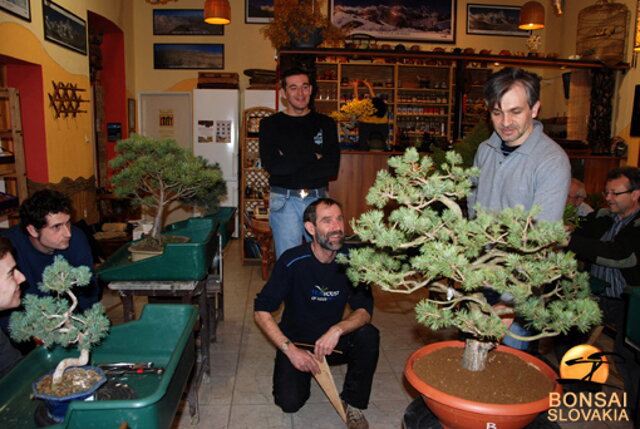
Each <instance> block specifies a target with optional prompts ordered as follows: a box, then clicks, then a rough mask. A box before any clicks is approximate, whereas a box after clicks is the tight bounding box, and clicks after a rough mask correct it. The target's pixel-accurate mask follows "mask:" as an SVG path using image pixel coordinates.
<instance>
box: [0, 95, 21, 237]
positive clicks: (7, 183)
mask: <svg viewBox="0 0 640 429" xmlns="http://www.w3.org/2000/svg"><path fill="white" fill-rule="evenodd" d="M22 137H23V136H22V116H21V109H20V93H19V92H18V90H17V89H15V88H0V146H1V148H2V150H1V151H0V179H1V180H3V181H4V187H5V192H6V194H8V195H5V194H0V220H5V219H8V220H9V224H10V225H14V224H16V223H18V221H19V219H18V205H19V203H21V202H22V201H23V200H24V199H25V198H26V197H27V173H26V168H25V160H24V144H23V140H22ZM12 196H13V197H17V200H16V199H15V198H11V197H12Z"/></svg>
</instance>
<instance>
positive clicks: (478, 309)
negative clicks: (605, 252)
mask: <svg viewBox="0 0 640 429" xmlns="http://www.w3.org/2000/svg"><path fill="white" fill-rule="evenodd" d="M461 161H462V159H461V157H460V155H459V154H457V153H454V152H448V153H447V155H446V157H445V162H444V164H442V165H440V166H439V168H437V169H436V168H434V165H433V162H432V160H431V159H430V158H429V157H428V156H424V157H421V156H420V155H419V154H418V153H417V151H415V150H414V149H410V150H407V152H405V154H404V155H403V156H398V157H392V158H390V159H389V166H390V167H391V169H392V170H393V172H389V171H385V170H382V171H380V172H379V173H378V177H377V179H376V182H375V184H374V186H373V187H372V188H371V189H370V190H369V193H368V195H367V203H368V204H370V205H372V206H374V207H376V209H374V210H371V211H369V212H367V213H365V214H363V215H362V216H361V217H360V218H359V219H357V220H355V221H353V222H352V227H353V230H354V232H355V233H356V234H357V235H358V237H359V238H360V239H361V240H362V241H363V242H365V243H367V244H368V245H367V246H365V247H363V248H360V249H356V250H354V251H352V252H351V253H350V255H349V259H348V260H346V259H345V262H348V264H349V268H348V271H347V272H348V275H349V277H350V279H351V280H352V281H353V283H354V284H358V283H359V282H365V283H367V284H370V285H375V286H377V287H380V288H381V289H383V290H385V291H390V292H398V293H405V294H409V293H412V292H414V291H417V290H419V289H423V288H426V289H428V291H429V296H428V298H426V299H424V300H422V301H420V302H419V303H418V304H417V306H416V314H417V319H418V321H419V322H420V323H422V324H424V325H426V326H427V327H429V328H431V329H434V330H437V329H440V328H445V327H455V328H457V329H459V330H460V331H461V332H462V334H463V338H464V339H465V340H464V343H461V342H460V343H457V344H456V343H454V344H443V343H436V344H433V345H429V346H425V347H423V348H422V349H420V350H418V351H417V352H416V353H414V354H413V355H412V357H411V358H410V359H409V362H408V363H407V367H406V370H405V375H406V376H407V379H408V380H409V382H410V383H412V385H413V386H414V387H415V388H416V389H417V390H419V391H420V392H421V393H422V394H423V398H424V399H425V402H427V405H428V406H429V408H430V409H431V411H432V412H433V413H434V414H436V416H437V417H438V418H439V419H440V421H441V423H443V425H446V427H449V428H464V429H471V428H474V427H482V428H485V427H488V426H486V424H487V423H489V422H493V423H499V425H498V426H497V427H500V428H518V427H524V426H525V425H526V424H528V423H529V422H531V421H532V420H533V419H535V417H536V415H537V414H539V413H540V412H542V411H544V410H546V409H547V408H548V393H549V391H551V390H554V389H555V390H556V391H559V390H560V388H559V386H558V385H557V383H556V382H555V379H556V378H557V375H555V373H554V372H553V370H552V369H551V368H550V367H548V366H547V365H546V364H544V363H543V362H541V361H540V360H538V359H536V358H534V357H533V356H531V355H529V354H526V353H524V352H520V351H518V350H515V349H511V348H509V347H504V346H499V345H498V344H499V343H500V340H501V339H502V338H503V337H504V336H505V335H510V336H513V337H515V338H517V339H519V340H537V339H540V338H543V337H552V336H555V335H558V334H561V333H566V332H567V331H568V330H569V329H570V328H571V327H574V326H576V327H578V329H579V330H580V331H583V332H584V331H586V330H587V329H588V328H589V327H590V326H592V325H594V324H596V323H598V322H599V321H600V317H601V315H600V310H599V307H598V305H597V303H596V302H595V301H593V300H592V299H591V295H590V290H589V288H588V282H587V275H586V274H585V273H581V272H579V271H578V269H577V264H576V260H575V258H574V255H573V254H571V253H565V252H563V251H562V249H561V244H562V243H564V242H566V241H567V238H568V235H567V232H566V231H565V228H564V227H563V225H562V224H561V223H548V222H544V221H543V222H536V221H534V216H535V214H536V209H534V210H532V212H525V211H524V209H523V208H522V207H516V208H514V209H505V210H504V211H502V212H499V213H494V212H485V211H483V210H480V209H479V210H478V214H477V217H476V218H475V219H471V220H470V219H467V218H466V217H465V216H464V215H463V210H462V209H461V205H460V204H461V201H462V200H464V199H465V198H466V197H467V196H468V195H469V193H470V191H471V181H470V178H471V177H473V176H477V175H478V173H479V171H478V170H477V169H476V168H474V167H472V168H464V167H462V166H461V165H460V164H461ZM385 207H388V208H390V210H386V211H383V210H382V209H383V208H385ZM487 291H493V292H495V293H496V294H497V295H501V294H510V295H511V296H512V297H513V302H512V304H511V305H500V304H498V305H491V304H490V303H489V301H488V299H487ZM515 315H519V316H520V317H522V318H523V319H524V320H526V321H527V326H528V328H529V329H530V330H531V331H533V332H535V333H534V334H533V335H532V336H530V337H520V336H517V335H515V334H513V333H511V332H508V327H507V325H508V323H505V320H508V319H510V318H511V319H512V318H513V317H514V316H515ZM443 346H446V347H443ZM451 347H457V348H458V349H457V351H458V355H457V356H458V357H457V358H456V359H457V361H459V366H458V368H459V370H460V371H462V372H463V374H465V377H466V378H467V379H471V378H475V375H477V374H483V373H485V371H488V367H490V366H492V365H493V364H494V363H495V362H496V361H499V360H501V358H500V359H499V358H498V356H499V355H498V354H496V352H497V351H498V350H499V351H504V352H509V353H510V354H511V355H515V356H517V357H518V358H520V359H524V360H525V362H527V363H530V364H532V365H535V366H536V367H537V368H538V370H537V371H535V372H536V373H537V372H540V373H543V374H545V376H543V377H542V379H541V383H542V384H544V383H547V384H548V387H547V389H543V391H542V393H541V394H540V395H541V397H540V398H538V399H534V400H530V401H529V402H528V403H527V404H525V405H524V406H521V405H517V404H514V403H513V402H515V401H513V400H511V401H509V400H504V399H499V400H498V399H496V400H494V399H488V398H492V395H493V393H496V392H492V390H491V389H492V388H491V387H488V386H486V385H484V386H483V396H484V399H483V400H481V401H480V402H488V403H487V404H479V403H478V402H477V401H472V400H469V399H464V398H461V397H459V396H456V393H453V392H454V391H455V389H454V390H453V391H449V393H447V392H446V389H447V388H448V387H449V386H450V387H454V388H455V387H458V386H451V385H452V384H455V383H451V379H450V378H445V379H444V382H442V383H441V384H442V385H439V383H438V381H437V380H427V381H424V380H420V379H418V378H417V377H416V375H415V370H416V369H418V367H420V366H421V365H423V366H424V365H425V364H421V361H422V360H423V359H425V360H426V362H427V363H426V366H427V371H426V373H427V376H429V375H433V374H435V372H436V371H435V369H436V368H438V367H439V366H440V364H433V362H432V361H431V360H430V359H432V358H434V356H435V355H436V354H438V355H439V354H441V353H444V352H442V351H441V350H443V349H445V348H449V349H450V348H451ZM450 351H451V350H447V352H450ZM454 351H456V350H454ZM431 354H434V356H430V355H431ZM518 362H519V360H518ZM512 364H513V363H509V364H508V365H512ZM530 366H531V365H527V364H525V365H524V368H527V367H530ZM430 373H431V374H430ZM545 380H548V381H545ZM483 383H486V382H483ZM517 383H518V381H516V380H510V381H509V383H508V384H517ZM434 386H439V387H434ZM528 387H530V386H528ZM443 390H445V391H444V392H443ZM440 393H443V394H444V396H443V395H440ZM497 402H502V403H503V404H499V405H503V407H499V405H498V404H497ZM509 402H511V403H509ZM449 403H451V404H453V405H457V406H459V407H460V408H459V409H457V410H456V411H454V418H453V419H451V418H450V417H448V416H446V414H445V412H444V411H443V410H442V409H443V408H447V407H448V406H449ZM445 404H447V405H445ZM482 405H487V406H488V407H487V408H486V411H485V412H480V414H478V413H477V411H478V410H479V409H480V408H482V407H481V406H482ZM505 407H506V409H507V410H506V414H509V413H516V414H517V413H519V414H520V416H519V417H517V418H516V421H515V422H514V423H507V421H506V420H507V419H508V418H507V417H505V416H503V415H502V413H503V411H501V410H502V409H503V408H505ZM483 413H484V416H483ZM503 418H504V419H503ZM465 419H466V420H465ZM483 419H484V420H483Z"/></svg>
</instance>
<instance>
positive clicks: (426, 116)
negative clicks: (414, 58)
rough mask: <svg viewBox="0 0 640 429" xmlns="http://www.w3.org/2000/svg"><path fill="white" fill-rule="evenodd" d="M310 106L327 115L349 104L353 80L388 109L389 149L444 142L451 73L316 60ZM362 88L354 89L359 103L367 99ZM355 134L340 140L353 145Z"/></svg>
mask: <svg viewBox="0 0 640 429" xmlns="http://www.w3.org/2000/svg"><path fill="white" fill-rule="evenodd" d="M315 67H316V86H317V89H316V91H315V98H314V104H315V108H316V110H317V111H318V112H320V113H324V114H327V115H328V114H329V113H331V112H334V111H337V110H339V109H340V107H341V106H343V105H344V104H346V103H348V102H349V101H351V100H353V97H354V95H355V94H354V89H353V85H352V84H351V82H352V81H353V80H356V79H359V80H364V79H366V80H368V81H369V82H371V84H372V86H373V90H374V92H375V95H376V96H377V97H380V98H382V99H383V100H385V102H386V103H387V116H388V119H389V137H388V140H387V146H388V147H394V146H409V145H418V146H419V145H420V144H422V142H423V140H424V138H425V136H426V135H429V136H431V137H433V138H444V139H448V138H450V136H451V132H452V118H453V104H452V102H453V97H452V88H453V76H454V74H453V71H452V70H453V68H452V66H451V65H450V64H445V65H437V64H430V65H424V64H423V65H414V64H386V63H384V62H371V61H366V62H358V61H357V60H355V61H354V62H349V63H346V62H336V61H333V59H332V58H330V57H329V58H327V57H319V59H318V60H317V62H316V64H315ZM368 96H369V91H368V89H367V87H366V86H364V85H362V84H361V85H360V86H359V87H358V97H359V98H362V97H368ZM356 139H357V135H356V134H350V135H345V134H343V133H342V132H341V134H340V140H341V141H346V142H349V143H355V140H356Z"/></svg>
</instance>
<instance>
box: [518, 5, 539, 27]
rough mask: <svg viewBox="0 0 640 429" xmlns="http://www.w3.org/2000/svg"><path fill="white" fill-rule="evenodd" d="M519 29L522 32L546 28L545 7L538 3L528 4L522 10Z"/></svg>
mask: <svg viewBox="0 0 640 429" xmlns="http://www.w3.org/2000/svg"><path fill="white" fill-rule="evenodd" d="M518 28H521V29H522V30H539V29H541V28H544V6H542V5H541V4H540V3H538V2H537V1H529V2H526V3H525V4H524V5H523V6H522V8H521V9H520V21H519V25H518Z"/></svg>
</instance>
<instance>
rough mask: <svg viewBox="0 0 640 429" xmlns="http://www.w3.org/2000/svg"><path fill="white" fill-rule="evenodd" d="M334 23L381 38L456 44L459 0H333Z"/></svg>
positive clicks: (359, 32) (350, 31)
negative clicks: (457, 5) (457, 3)
mask: <svg viewBox="0 0 640 429" xmlns="http://www.w3.org/2000/svg"><path fill="white" fill-rule="evenodd" d="M329 12H330V15H331V22H333V23H334V24H335V25H336V26H338V27H340V28H342V29H344V30H346V31H347V32H348V33H349V34H367V35H370V36H372V37H375V38H376V39H378V40H413V41H416V42H426V43H455V41H456V22H455V19H456V0H330V6H329Z"/></svg>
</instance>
